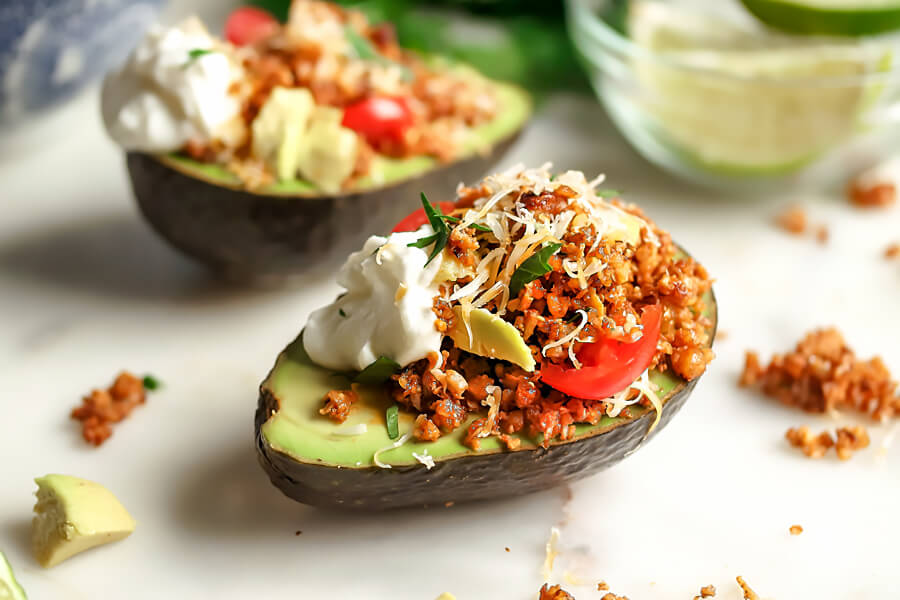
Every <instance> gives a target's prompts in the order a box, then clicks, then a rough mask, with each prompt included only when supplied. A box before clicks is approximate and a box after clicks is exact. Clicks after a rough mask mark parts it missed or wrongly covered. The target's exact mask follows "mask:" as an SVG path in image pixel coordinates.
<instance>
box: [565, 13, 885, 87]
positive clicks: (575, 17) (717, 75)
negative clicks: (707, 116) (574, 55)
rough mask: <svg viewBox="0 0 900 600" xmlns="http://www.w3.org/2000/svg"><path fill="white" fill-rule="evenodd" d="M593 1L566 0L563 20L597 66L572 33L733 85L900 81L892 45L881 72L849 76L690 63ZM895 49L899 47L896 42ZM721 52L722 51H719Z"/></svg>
mask: <svg viewBox="0 0 900 600" xmlns="http://www.w3.org/2000/svg"><path fill="white" fill-rule="evenodd" d="M593 2H595V0H565V3H566V20H567V22H568V27H569V30H570V32H571V33H572V36H571V37H572V38H573V40H572V43H573V44H574V45H575V47H576V49H577V50H578V52H579V54H580V55H581V56H582V57H583V58H584V59H585V60H587V61H588V62H591V63H592V64H593V66H597V65H596V64H594V63H596V62H597V59H596V58H595V57H592V56H591V55H590V52H585V50H584V49H583V48H581V47H580V45H579V42H578V39H579V37H581V36H576V35H574V34H575V32H579V33H582V34H586V35H587V36H588V38H589V40H590V45H591V46H592V48H591V49H590V50H593V51H598V50H599V51H602V52H604V53H609V52H610V51H612V52H615V53H617V54H620V55H622V56H624V57H627V58H637V59H640V60H641V62H642V63H643V64H646V65H648V66H653V65H656V66H659V67H662V68H665V69H669V70H672V71H683V72H685V73H687V74H691V75H696V76H700V77H706V78H709V79H718V80H721V81H723V82H732V83H734V84H752V85H753V86H771V87H785V88H832V87H863V86H869V85H876V84H884V83H888V82H891V81H894V80H900V65H898V64H897V63H898V61H897V60H895V58H896V57H895V56H894V55H895V54H896V53H897V52H898V50H897V49H895V48H894V47H891V48H890V52H891V59H892V60H891V65H890V67H889V68H887V69H885V70H882V71H868V72H865V73H858V74H850V75H824V76H823V75H815V76H804V77H797V76H790V77H756V76H752V75H742V74H740V73H729V72H726V71H723V70H721V69H716V68H712V67H705V66H699V65H697V64H691V63H688V62H686V61H685V60H683V59H680V58H678V57H675V56H672V55H671V54H664V53H661V52H656V51H654V50H651V49H649V48H646V47H644V46H641V45H639V44H636V43H635V42H634V41H633V40H631V39H630V38H628V37H626V36H625V35H623V34H622V33H621V32H619V31H618V30H616V29H615V28H613V27H612V26H611V25H610V24H609V23H607V22H606V21H604V20H603V19H601V18H600V17H599V16H598V15H597V13H596V12H594V11H593V10H591V8H590V6H589V4H591V3H593ZM896 48H900V45H898V46H897V47H896ZM706 52H709V53H717V52H720V51H717V50H708V51H706ZM720 53H721V52H720Z"/></svg>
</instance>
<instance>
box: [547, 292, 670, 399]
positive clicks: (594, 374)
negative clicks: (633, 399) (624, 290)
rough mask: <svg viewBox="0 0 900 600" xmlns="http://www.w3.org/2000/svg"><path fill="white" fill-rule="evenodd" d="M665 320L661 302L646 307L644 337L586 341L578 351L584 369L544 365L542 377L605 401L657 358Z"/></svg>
mask: <svg viewBox="0 0 900 600" xmlns="http://www.w3.org/2000/svg"><path fill="white" fill-rule="evenodd" d="M661 319H662V307H660V305H659V304H651V305H649V306H645V307H644V309H643V311H642V312H641V325H643V327H644V329H643V335H642V336H641V339H639V340H638V341H636V342H633V343H630V344H626V343H624V342H619V341H616V340H612V339H606V340H602V341H600V342H596V343H593V344H583V345H582V346H581V349H580V350H579V351H578V360H579V361H580V362H581V368H580V369H575V368H565V367H560V366H558V365H554V364H546V365H545V366H543V367H541V380H542V381H543V382H544V383H546V384H547V385H549V386H550V387H552V388H555V389H557V390H559V391H561V392H563V393H564V394H568V395H570V396H575V397H576V398H584V399H586V400H604V399H606V398H609V397H610V396H612V395H613V394H615V393H616V392H621V391H622V390H624V389H625V388H626V387H628V386H629V385H630V384H631V382H632V381H634V380H635V379H637V378H638V376H640V374H641V373H643V372H644V369H646V368H647V366H648V365H649V364H650V361H652V360H653V356H654V355H655V354H656V342H657V340H659V328H660V321H661Z"/></svg>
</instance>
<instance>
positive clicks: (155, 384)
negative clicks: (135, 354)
mask: <svg viewBox="0 0 900 600" xmlns="http://www.w3.org/2000/svg"><path fill="white" fill-rule="evenodd" d="M143 384H144V389H145V390H149V391H151V392H152V391H154V390H158V389H159V388H160V386H161V385H162V384H160V383H159V379H157V378H156V377H154V376H153V375H144V379H143Z"/></svg>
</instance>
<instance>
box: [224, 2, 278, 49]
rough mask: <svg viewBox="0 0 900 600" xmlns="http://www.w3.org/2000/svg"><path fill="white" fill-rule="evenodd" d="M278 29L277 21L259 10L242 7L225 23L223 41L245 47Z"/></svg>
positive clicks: (251, 7)
mask: <svg viewBox="0 0 900 600" xmlns="http://www.w3.org/2000/svg"><path fill="white" fill-rule="evenodd" d="M277 28H278V21H277V20H276V19H275V17H273V16H272V15H270V14H269V13H267V12H266V11H264V10H263V9H261V8H257V7H255V6H242V7H240V8H237V9H235V10H234V11H233V12H232V13H231V14H230V15H228V19H227V20H226V21H225V39H227V40H228V41H229V42H231V43H232V44H234V45H235V46H247V45H248V44H255V43H256V42H258V41H260V40H262V39H265V38H266V37H268V36H269V35H271V34H272V32H274V31H275V30H276V29H277Z"/></svg>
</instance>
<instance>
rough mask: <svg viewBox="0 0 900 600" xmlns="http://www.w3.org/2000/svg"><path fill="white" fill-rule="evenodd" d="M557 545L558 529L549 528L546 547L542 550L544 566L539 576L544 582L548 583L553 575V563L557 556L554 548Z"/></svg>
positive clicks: (557, 551) (557, 552)
mask: <svg viewBox="0 0 900 600" xmlns="http://www.w3.org/2000/svg"><path fill="white" fill-rule="evenodd" d="M558 543H559V529H558V528H556V527H551V528H550V539H548V540H547V545H546V546H545V549H544V566H543V567H542V568H541V575H542V576H543V578H544V581H550V576H551V575H553V562H554V561H555V560H556V556H557V555H558V554H559V550H557V548H556V546H557V544H558Z"/></svg>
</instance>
